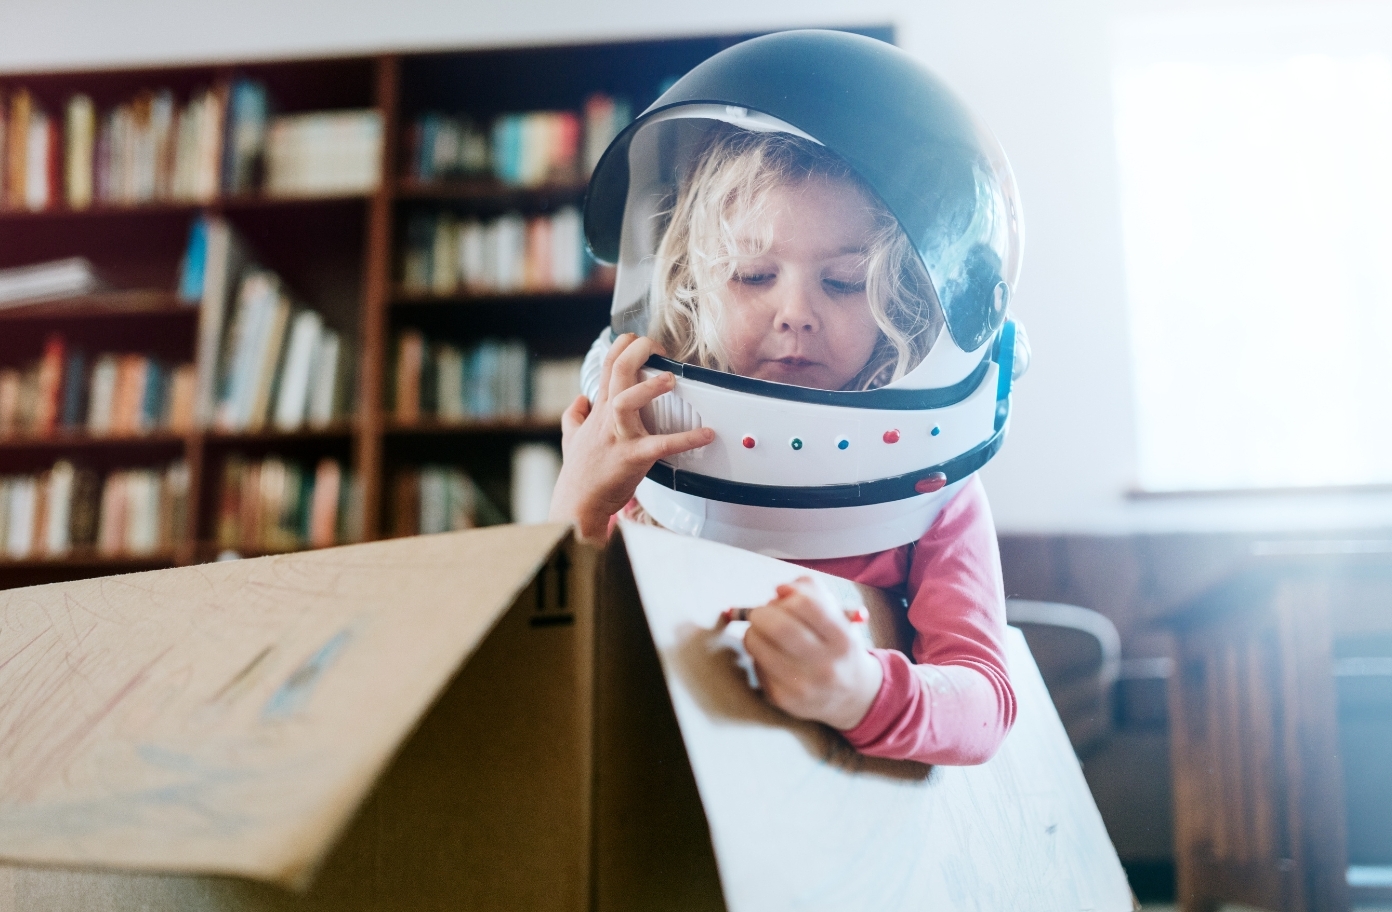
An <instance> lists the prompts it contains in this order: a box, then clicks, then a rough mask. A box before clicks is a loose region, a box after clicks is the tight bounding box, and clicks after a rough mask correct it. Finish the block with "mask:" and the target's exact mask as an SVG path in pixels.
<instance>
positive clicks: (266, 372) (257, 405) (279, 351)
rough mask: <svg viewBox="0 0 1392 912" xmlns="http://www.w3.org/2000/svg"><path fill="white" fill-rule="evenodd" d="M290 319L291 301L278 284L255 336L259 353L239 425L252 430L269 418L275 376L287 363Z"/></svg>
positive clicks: (259, 428)
mask: <svg viewBox="0 0 1392 912" xmlns="http://www.w3.org/2000/svg"><path fill="white" fill-rule="evenodd" d="M289 323H290V301H289V299H288V298H287V297H286V296H285V293H284V291H283V290H282V289H279V288H277V293H276V295H275V298H274V301H273V302H272V305H271V311H270V316H269V319H268V320H267V321H266V322H264V323H263V324H262V325H263V326H264V331H263V332H262V333H261V335H260V336H259V337H258V339H257V340H256V353H255V355H254V358H253V362H252V363H253V367H252V371H253V373H252V376H253V378H254V385H253V386H252V387H251V390H252V393H251V396H250V399H249V400H248V401H247V402H246V403H245V405H246V409H245V410H244V411H243V412H242V421H241V423H240V424H239V425H238V426H239V428H244V429H248V430H253V431H259V430H261V428H263V427H265V425H266V421H267V420H268V419H269V418H270V407H271V403H272V400H273V396H274V394H275V384H276V378H277V376H278V374H279V371H280V367H281V365H282V364H283V363H284V353H285V338H286V330H287V327H288V326H289Z"/></svg>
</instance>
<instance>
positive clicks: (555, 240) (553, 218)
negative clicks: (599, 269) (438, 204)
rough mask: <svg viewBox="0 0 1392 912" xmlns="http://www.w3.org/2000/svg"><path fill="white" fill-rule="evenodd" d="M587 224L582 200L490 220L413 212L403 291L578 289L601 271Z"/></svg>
mask: <svg viewBox="0 0 1392 912" xmlns="http://www.w3.org/2000/svg"><path fill="white" fill-rule="evenodd" d="M582 222H583V220H582V217H581V214H580V210H579V209H578V208H577V207H575V206H563V207H561V208H560V209H558V210H556V211H555V212H554V213H551V214H549V215H540V216H533V217H531V218H524V217H523V216H522V215H521V214H520V213H516V212H511V213H505V214H504V215H502V216H500V217H497V218H494V219H491V220H488V221H482V220H479V219H474V218H466V219H463V220H458V219H456V218H455V217H454V216H453V215H452V214H450V213H437V214H432V213H428V212H416V213H413V214H412V215H411V216H410V218H409V219H408V220H407V225H406V231H405V233H404V244H403V248H402V251H401V283H402V289H403V290H404V291H405V292H407V293H408V294H436V295H447V294H452V293H454V292H456V291H458V290H460V289H464V290H466V291H469V292H473V293H480V294H489V293H494V294H496V293H507V292H517V291H529V292H547V291H574V290H575V289H577V288H579V287H580V286H581V285H583V284H584V282H585V280H586V279H587V277H588V276H589V275H590V274H591V273H592V271H593V269H594V263H593V261H592V260H591V259H590V257H589V254H588V253H587V251H586V248H585V240H584V228H583V224H582Z"/></svg>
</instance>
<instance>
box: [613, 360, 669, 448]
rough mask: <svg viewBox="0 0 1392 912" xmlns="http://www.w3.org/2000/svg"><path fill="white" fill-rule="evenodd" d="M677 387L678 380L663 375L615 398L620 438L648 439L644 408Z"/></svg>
mask: <svg viewBox="0 0 1392 912" xmlns="http://www.w3.org/2000/svg"><path fill="white" fill-rule="evenodd" d="M675 385H676V380H675V379H673V377H672V375H671V374H668V373H661V374H657V375H655V376H652V377H649V378H648V379H646V380H644V381H643V382H641V383H638V384H635V385H634V386H630V387H629V388H628V389H626V390H624V391H623V392H621V393H619V394H618V395H617V396H615V397H614V399H613V409H614V423H615V425H616V426H617V427H618V429H619V436H621V437H623V438H625V439H628V440H632V439H634V438H637V437H646V436H647V433H648V429H647V428H646V427H645V426H644V425H643V416H642V414H641V412H642V409H643V406H645V405H647V404H648V403H649V402H652V401H653V400H654V399H656V398H657V397H658V396H661V395H662V394H663V393H666V392H670V391H671V389H672V387H673V386H675Z"/></svg>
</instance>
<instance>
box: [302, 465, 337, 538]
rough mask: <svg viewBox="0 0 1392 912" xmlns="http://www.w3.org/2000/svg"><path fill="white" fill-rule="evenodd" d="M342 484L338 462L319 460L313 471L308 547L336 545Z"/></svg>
mask: <svg viewBox="0 0 1392 912" xmlns="http://www.w3.org/2000/svg"><path fill="white" fill-rule="evenodd" d="M342 484H343V470H342V467H341V466H340V465H339V463H338V460H336V459H321V460H319V465H318V466H316V467H315V470H314V493H313V496H312V500H311V504H310V511H309V513H310V515H309V545H310V547H312V548H327V547H330V546H332V545H334V544H336V543H337V540H338V535H337V533H338V511H339V503H340V500H341V498H342V491H341V490H340V489H341V487H342Z"/></svg>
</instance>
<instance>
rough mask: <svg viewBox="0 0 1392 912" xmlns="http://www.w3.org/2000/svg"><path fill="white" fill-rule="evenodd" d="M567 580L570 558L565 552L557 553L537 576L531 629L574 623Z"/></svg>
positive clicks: (568, 577)
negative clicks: (534, 610)
mask: <svg viewBox="0 0 1392 912" xmlns="http://www.w3.org/2000/svg"><path fill="white" fill-rule="evenodd" d="M569 579H570V558H569V557H568V556H567V555H566V553H565V551H558V552H556V556H555V557H553V558H552V559H551V560H549V561H547V563H546V566H545V567H542V568H541V572H540V573H538V574H537V578H536V613H535V614H533V615H532V626H533V627H552V626H555V625H558V624H573V623H575V615H574V614H573V613H572V612H571V611H570V592H569V588H568V583H569Z"/></svg>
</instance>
